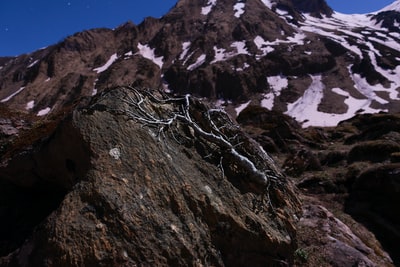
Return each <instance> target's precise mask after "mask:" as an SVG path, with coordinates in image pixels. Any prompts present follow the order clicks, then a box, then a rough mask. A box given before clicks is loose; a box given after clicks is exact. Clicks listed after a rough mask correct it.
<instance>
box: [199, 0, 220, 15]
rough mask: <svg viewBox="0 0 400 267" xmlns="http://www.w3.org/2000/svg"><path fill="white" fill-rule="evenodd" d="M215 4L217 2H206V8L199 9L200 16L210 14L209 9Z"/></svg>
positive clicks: (211, 0)
mask: <svg viewBox="0 0 400 267" xmlns="http://www.w3.org/2000/svg"><path fill="white" fill-rule="evenodd" d="M216 4H217V0H208V2H207V6H205V7H203V8H202V9H201V14H202V15H205V16H207V15H208V14H209V13H210V12H211V9H212V8H213V7H214V6H215V5H216Z"/></svg>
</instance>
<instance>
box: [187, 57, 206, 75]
mask: <svg viewBox="0 0 400 267" xmlns="http://www.w3.org/2000/svg"><path fill="white" fill-rule="evenodd" d="M204 62H206V55H205V54H202V55H201V56H199V57H198V58H197V60H196V62H195V63H193V64H191V65H190V66H189V67H187V69H188V70H190V71H192V70H194V69H196V68H198V67H200V66H201V65H203V64H204Z"/></svg>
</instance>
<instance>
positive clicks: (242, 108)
mask: <svg viewBox="0 0 400 267" xmlns="http://www.w3.org/2000/svg"><path fill="white" fill-rule="evenodd" d="M250 103H251V100H250V101H248V102H246V103H244V104H241V105H240V106H238V107H237V108H235V111H236V115H237V116H239V114H240V113H241V112H242V111H243V110H245V109H246V108H247V107H248V106H249V105H250Z"/></svg>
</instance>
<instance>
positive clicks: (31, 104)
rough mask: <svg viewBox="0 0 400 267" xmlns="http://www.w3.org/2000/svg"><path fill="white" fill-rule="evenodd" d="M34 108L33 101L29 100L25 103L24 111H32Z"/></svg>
mask: <svg viewBox="0 0 400 267" xmlns="http://www.w3.org/2000/svg"><path fill="white" fill-rule="evenodd" d="M34 106H35V100H31V101H29V102H28V103H26V106H25V109H26V110H30V109H33V107H34Z"/></svg>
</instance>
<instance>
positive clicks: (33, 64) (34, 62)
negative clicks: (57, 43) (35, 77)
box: [27, 60, 39, 69]
mask: <svg viewBox="0 0 400 267" xmlns="http://www.w3.org/2000/svg"><path fill="white" fill-rule="evenodd" d="M38 62H39V60H35V61H33V62H32V63H31V64H29V65H28V67H27V68H28V69H29V68H32V67H33V66H35V65H36V63H38Z"/></svg>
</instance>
